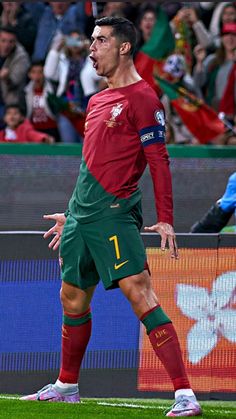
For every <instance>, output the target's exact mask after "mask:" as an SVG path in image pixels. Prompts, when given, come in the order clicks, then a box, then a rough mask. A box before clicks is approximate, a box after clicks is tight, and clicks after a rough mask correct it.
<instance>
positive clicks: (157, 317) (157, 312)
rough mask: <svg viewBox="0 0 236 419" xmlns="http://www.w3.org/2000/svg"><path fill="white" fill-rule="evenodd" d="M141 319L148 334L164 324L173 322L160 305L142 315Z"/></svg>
mask: <svg viewBox="0 0 236 419" xmlns="http://www.w3.org/2000/svg"><path fill="white" fill-rule="evenodd" d="M141 321H142V323H143V324H144V326H145V327H146V330H147V334H148V335H149V333H150V332H151V331H152V330H153V329H155V328H156V327H158V326H161V325H162V324H167V323H172V322H171V320H170V319H169V317H168V316H167V315H166V314H165V313H164V311H163V310H162V308H161V307H160V305H158V306H157V307H155V308H154V309H153V310H151V311H150V310H149V311H148V312H147V313H145V314H144V315H143V316H142V317H141Z"/></svg>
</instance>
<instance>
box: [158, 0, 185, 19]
mask: <svg viewBox="0 0 236 419" xmlns="http://www.w3.org/2000/svg"><path fill="white" fill-rule="evenodd" d="M161 7H162V9H163V10H164V11H165V12H166V14H167V16H168V19H169V20H172V19H173V18H174V17H175V15H176V14H177V12H178V10H179V9H181V7H182V2H180V1H173V2H172V1H168V2H167V1H166V2H164V3H163V4H162V5H161Z"/></svg>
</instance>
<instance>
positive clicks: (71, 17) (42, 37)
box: [32, 1, 85, 61]
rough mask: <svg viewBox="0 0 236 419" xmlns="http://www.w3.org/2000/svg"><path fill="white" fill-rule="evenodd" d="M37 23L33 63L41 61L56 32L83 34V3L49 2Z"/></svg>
mask: <svg viewBox="0 0 236 419" xmlns="http://www.w3.org/2000/svg"><path fill="white" fill-rule="evenodd" d="M48 3H49V5H48V6H46V8H45V10H44V13H43V14H42V17H41V20H40V22H39V26H38V31H37V36H36V40H35V47H34V53H33V57H32V59H33V61H43V60H45V58H46V55H47V52H48V51H49V49H50V45H51V42H52V39H53V38H54V36H55V35H56V33H57V32H62V33H63V34H65V35H68V34H69V33H70V32H72V31H73V30H79V31H80V32H84V29H85V10H84V4H83V2H77V3H76V4H71V2H54V1H49V2H48Z"/></svg>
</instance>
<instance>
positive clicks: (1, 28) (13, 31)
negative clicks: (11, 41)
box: [0, 25, 16, 37]
mask: <svg viewBox="0 0 236 419" xmlns="http://www.w3.org/2000/svg"><path fill="white" fill-rule="evenodd" d="M1 32H7V33H11V34H12V35H15V37H16V29H15V27H14V26H10V25H7V26H0V33H1Z"/></svg>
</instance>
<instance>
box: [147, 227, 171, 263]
mask: <svg viewBox="0 0 236 419" xmlns="http://www.w3.org/2000/svg"><path fill="white" fill-rule="evenodd" d="M144 230H145V231H149V232H156V233H159V234H160V236H161V250H163V251H164V250H165V249H166V245H167V243H168V246H169V249H170V255H171V257H172V258H175V259H178V258H179V254H178V247H177V242H176V237H175V232H174V229H173V227H172V226H171V225H170V224H168V223H163V222H160V223H157V224H154V225H153V226H150V227H144Z"/></svg>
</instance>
